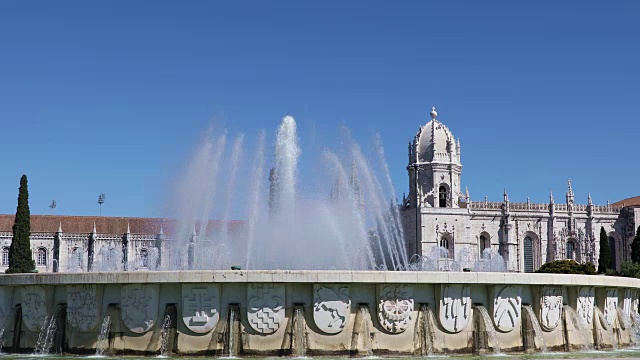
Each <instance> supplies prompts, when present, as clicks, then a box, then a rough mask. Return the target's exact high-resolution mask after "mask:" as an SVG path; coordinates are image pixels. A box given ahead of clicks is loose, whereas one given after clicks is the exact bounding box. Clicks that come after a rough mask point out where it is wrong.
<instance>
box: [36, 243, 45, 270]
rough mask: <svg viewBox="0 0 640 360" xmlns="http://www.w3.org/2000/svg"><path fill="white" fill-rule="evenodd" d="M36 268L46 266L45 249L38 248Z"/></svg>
mask: <svg viewBox="0 0 640 360" xmlns="http://www.w3.org/2000/svg"><path fill="white" fill-rule="evenodd" d="M36 264H37V265H38V266H47V249H45V248H43V247H41V248H38V261H37V263H36Z"/></svg>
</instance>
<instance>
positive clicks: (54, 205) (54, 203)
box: [49, 200, 58, 214]
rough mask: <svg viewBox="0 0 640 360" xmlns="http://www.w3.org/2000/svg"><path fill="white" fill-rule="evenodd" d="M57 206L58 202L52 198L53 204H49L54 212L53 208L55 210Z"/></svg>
mask: <svg viewBox="0 0 640 360" xmlns="http://www.w3.org/2000/svg"><path fill="white" fill-rule="evenodd" d="M56 206H58V203H56V201H55V200H51V205H49V208H51V213H52V214H53V210H55V208H56Z"/></svg>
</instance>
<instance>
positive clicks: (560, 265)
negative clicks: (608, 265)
mask: <svg viewBox="0 0 640 360" xmlns="http://www.w3.org/2000/svg"><path fill="white" fill-rule="evenodd" d="M536 272H537V273H546V274H580V275H595V274H596V268H595V267H594V266H593V264H591V263H586V264H578V263H577V262H575V261H574V260H556V261H552V262H548V263H546V264H544V265H542V266H541V267H540V269H538V271H536Z"/></svg>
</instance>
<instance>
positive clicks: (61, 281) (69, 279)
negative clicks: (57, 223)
mask: <svg viewBox="0 0 640 360" xmlns="http://www.w3.org/2000/svg"><path fill="white" fill-rule="evenodd" d="M247 282H252V283H253V282H256V283H260V282H265V283H271V282H277V283H376V284H380V283H389V284H391V283H396V284H400V283H401V284H452V283H456V284H471V285H474V284H478V285H482V284H496V283H497V284H514V285H559V286H563V285H579V286H596V287H629V288H640V279H633V278H623V277H615V276H602V275H567V274H522V273H489V272H488V273H475V272H471V273H462V272H427V271H348V270H346V271H337V270H326V271H324V270H309V271H304V270H238V271H235V270H211V271H186V270H184V271H149V272H135V271H131V272H105V273H100V272H95V273H46V274H12V275H0V286H2V285H4V286H11V285H33V284H37V285H68V284H127V283H132V284H141V283H247Z"/></svg>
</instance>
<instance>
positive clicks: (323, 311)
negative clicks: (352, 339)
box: [313, 284, 351, 334]
mask: <svg viewBox="0 0 640 360" xmlns="http://www.w3.org/2000/svg"><path fill="white" fill-rule="evenodd" d="M350 314H351V300H350V299H349V287H348V286H346V285H320V284H314V285H313V320H314V321H315V323H316V326H317V327H318V328H319V329H320V330H322V331H323V332H324V333H327V334H338V333H340V332H342V330H343V329H344V327H345V326H346V325H347V324H348V323H349V315H350Z"/></svg>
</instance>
